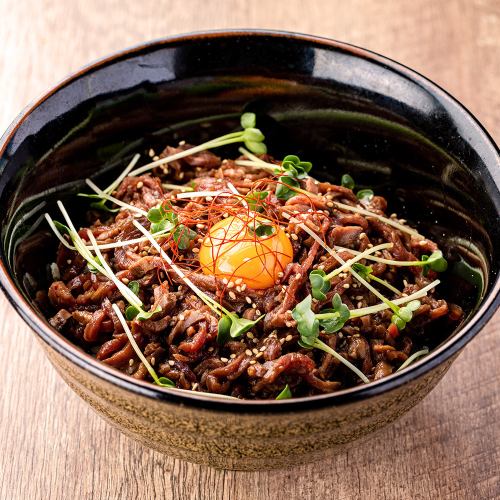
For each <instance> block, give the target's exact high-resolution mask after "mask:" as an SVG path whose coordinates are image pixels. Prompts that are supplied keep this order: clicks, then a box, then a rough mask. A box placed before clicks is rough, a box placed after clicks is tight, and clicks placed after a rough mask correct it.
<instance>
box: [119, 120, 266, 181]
mask: <svg viewBox="0 0 500 500" xmlns="http://www.w3.org/2000/svg"><path fill="white" fill-rule="evenodd" d="M240 123H241V126H242V128H243V130H241V131H239V132H232V133H230V134H225V135H222V136H220V137H217V138H215V139H212V140H210V141H208V142H205V143H203V144H200V145H199V146H195V147H193V148H189V149H185V150H184V151H180V152H178V153H175V154H173V155H170V156H166V157H165V158H160V159H159V160H156V161H153V162H151V163H148V164H147V165H143V166H142V167H139V168H137V169H135V170H132V171H131V172H130V174H129V175H130V176H132V177H133V176H137V175H140V174H142V173H144V172H148V171H149V170H152V169H153V168H156V167H159V166H161V165H166V164H167V163H171V162H173V161H176V160H180V159H181V158H186V157H187V156H191V155H194V154H196V153H201V152H202V151H206V150H208V149H214V148H219V147H221V146H227V145H229V144H235V143H241V142H242V143H244V144H245V146H246V148H247V149H249V150H250V151H252V152H253V153H255V154H265V153H266V152H267V148H266V145H265V144H264V139H265V137H264V134H263V133H262V132H261V131H260V130H259V129H258V128H256V116H255V114H254V113H244V114H242V115H241V120H240Z"/></svg>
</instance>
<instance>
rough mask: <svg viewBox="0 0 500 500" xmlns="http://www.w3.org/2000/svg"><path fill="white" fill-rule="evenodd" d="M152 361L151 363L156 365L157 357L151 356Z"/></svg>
mask: <svg viewBox="0 0 500 500" xmlns="http://www.w3.org/2000/svg"><path fill="white" fill-rule="evenodd" d="M150 363H151V366H154V365H155V363H156V358H155V357H154V356H153V357H152V358H151V361H150Z"/></svg>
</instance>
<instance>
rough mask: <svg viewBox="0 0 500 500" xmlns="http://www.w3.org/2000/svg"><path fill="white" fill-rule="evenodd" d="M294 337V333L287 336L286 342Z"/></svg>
mask: <svg viewBox="0 0 500 500" xmlns="http://www.w3.org/2000/svg"><path fill="white" fill-rule="evenodd" d="M292 339H293V335H290V334H289V335H287V336H286V337H285V341H286V342H290V340H292Z"/></svg>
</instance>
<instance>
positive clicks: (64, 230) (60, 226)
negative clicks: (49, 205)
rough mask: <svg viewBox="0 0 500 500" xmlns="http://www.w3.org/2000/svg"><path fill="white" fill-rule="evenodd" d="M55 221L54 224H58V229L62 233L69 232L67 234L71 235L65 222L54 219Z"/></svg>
mask: <svg viewBox="0 0 500 500" xmlns="http://www.w3.org/2000/svg"><path fill="white" fill-rule="evenodd" d="M53 222H54V226H56V229H57V230H58V231H59V232H60V233H61V234H67V235H71V231H70V229H69V227H68V226H65V225H64V224H62V223H61V222H58V221H56V220H55V221H53Z"/></svg>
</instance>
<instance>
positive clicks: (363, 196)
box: [356, 189, 374, 202]
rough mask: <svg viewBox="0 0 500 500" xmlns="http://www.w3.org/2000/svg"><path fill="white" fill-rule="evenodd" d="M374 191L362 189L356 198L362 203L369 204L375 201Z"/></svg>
mask: <svg viewBox="0 0 500 500" xmlns="http://www.w3.org/2000/svg"><path fill="white" fill-rule="evenodd" d="M373 195H374V193H373V191H372V190H371V189H361V190H360V191H358V192H357V193H356V198H357V199H358V200H360V201H366V202H369V201H371V200H372V199H373Z"/></svg>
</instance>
